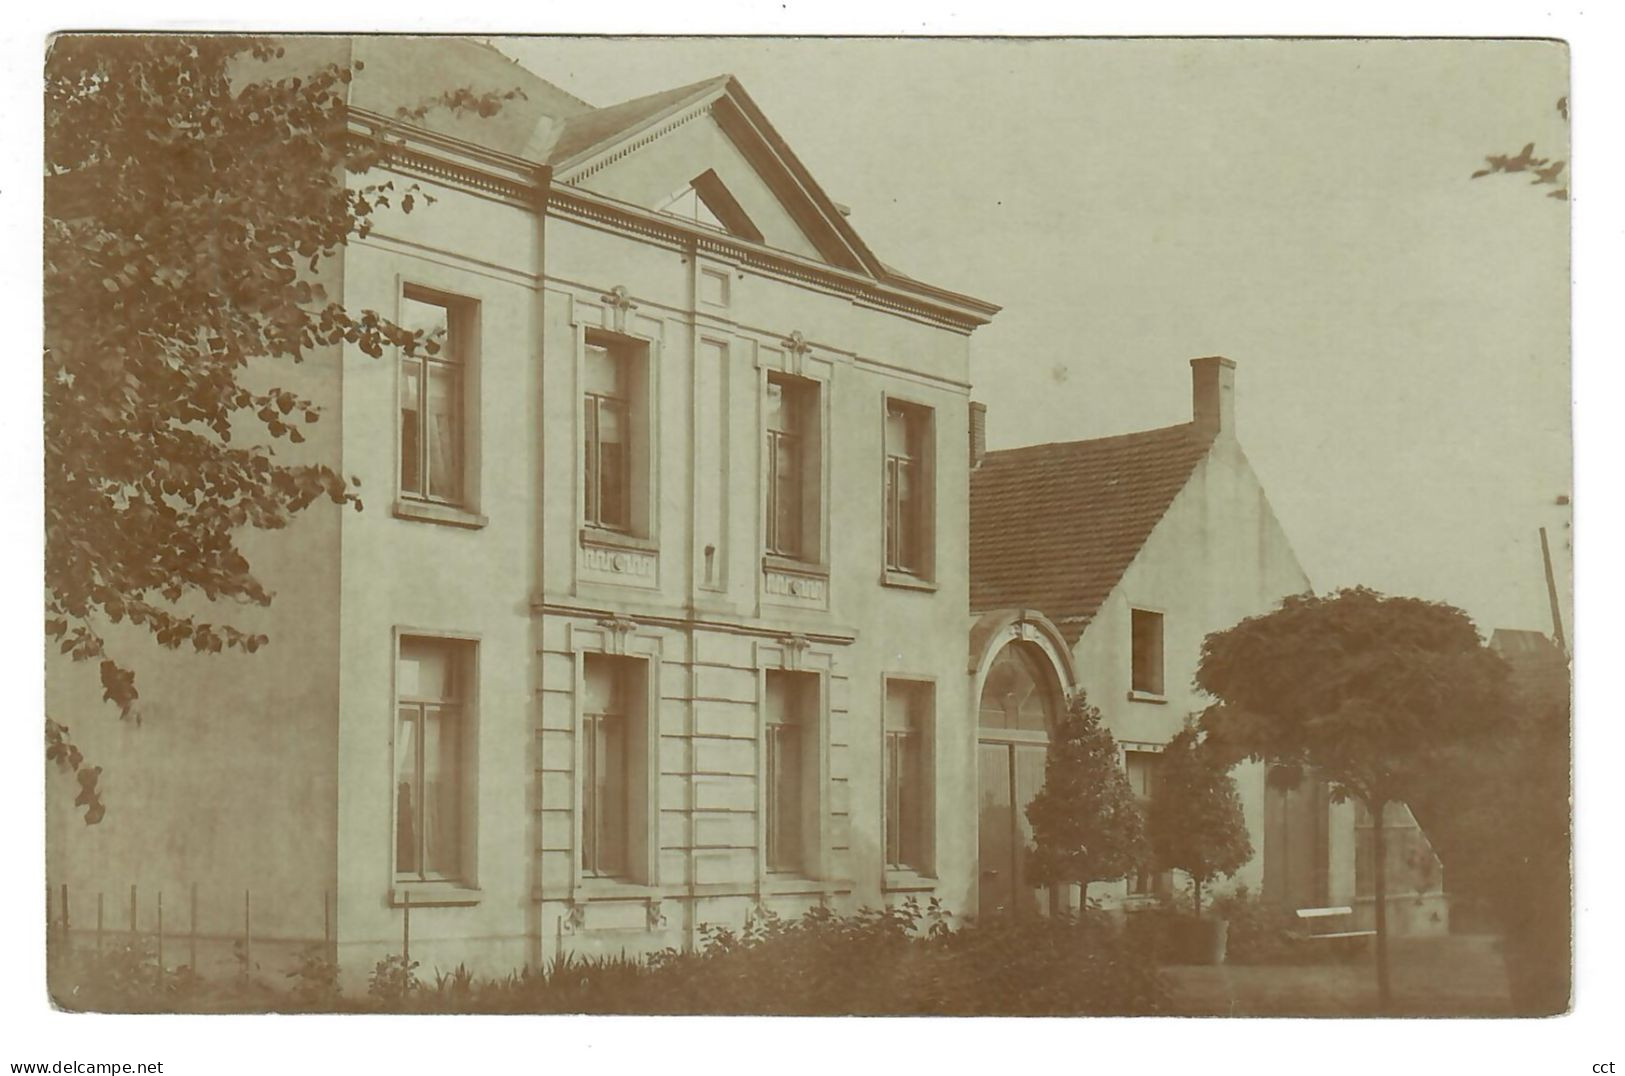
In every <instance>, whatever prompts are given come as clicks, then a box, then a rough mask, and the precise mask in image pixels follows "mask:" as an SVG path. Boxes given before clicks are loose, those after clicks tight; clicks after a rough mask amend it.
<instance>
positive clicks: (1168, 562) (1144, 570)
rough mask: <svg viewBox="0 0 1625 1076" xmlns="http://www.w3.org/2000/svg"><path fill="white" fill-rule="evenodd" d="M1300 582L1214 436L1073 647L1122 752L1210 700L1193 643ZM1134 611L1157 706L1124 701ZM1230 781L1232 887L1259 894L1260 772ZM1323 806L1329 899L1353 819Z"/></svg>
mask: <svg viewBox="0 0 1625 1076" xmlns="http://www.w3.org/2000/svg"><path fill="white" fill-rule="evenodd" d="M1309 587H1310V583H1309V578H1308V576H1307V575H1305V574H1304V571H1303V568H1302V567H1301V566H1300V565H1299V564H1298V560H1297V557H1296V556H1295V555H1294V553H1293V552H1292V547H1291V544H1290V543H1289V542H1288V541H1287V537H1286V533H1285V532H1284V531H1283V530H1282V528H1281V525H1280V523H1279V522H1278V521H1277V520H1276V518H1275V513H1274V512H1273V511H1272V510H1271V508H1270V505H1269V501H1268V499H1267V498H1266V496H1265V493H1264V489H1263V486H1262V485H1261V484H1260V483H1259V481H1258V477H1257V475H1256V474H1254V472H1253V470H1252V466H1251V465H1250V464H1249V463H1248V462H1247V457H1246V455H1245V454H1244V453H1243V452H1242V450H1241V446H1240V445H1239V444H1238V443H1237V442H1236V441H1235V440H1234V439H1233V438H1226V437H1220V438H1219V439H1218V440H1217V441H1216V442H1215V443H1214V446H1213V449H1212V451H1211V452H1209V454H1208V456H1207V458H1206V459H1204V460H1203V461H1202V462H1201V463H1199V464H1198V465H1197V467H1196V469H1195V471H1194V472H1193V473H1192V475H1191V478H1190V481H1189V482H1188V483H1187V484H1186V485H1185V488H1184V489H1182V490H1181V491H1180V492H1179V494H1178V495H1176V496H1175V498H1174V500H1173V503H1172V504H1171V505H1170V506H1169V508H1168V511H1167V512H1166V513H1165V514H1164V516H1163V518H1162V520H1161V521H1160V522H1159V523H1158V524H1157V526H1156V527H1155V528H1154V529H1153V530H1152V532H1151V536H1150V537H1149V538H1148V539H1147V540H1146V542H1145V545H1144V546H1143V547H1142V548H1141V550H1140V553H1139V555H1138V556H1137V557H1136V558H1135V559H1134V562H1133V563H1132V564H1131V565H1130V566H1129V568H1128V570H1127V571H1126V572H1124V574H1123V578H1122V579H1121V581H1119V583H1118V585H1117V587H1116V588H1115V589H1114V590H1113V591H1112V593H1111V594H1110V595H1109V596H1108V597H1107V599H1106V601H1105V603H1104V604H1103V605H1102V606H1101V608H1100V610H1099V611H1098V612H1097V613H1096V614H1095V618H1094V620H1093V621H1091V622H1090V624H1089V626H1088V627H1087V628H1086V629H1085V631H1084V633H1083V635H1082V636H1081V637H1080V638H1079V639H1078V641H1077V643H1076V644H1074V646H1073V658H1074V660H1075V662H1076V665H1077V671H1078V679H1079V682H1080V683H1081V684H1082V685H1083V687H1084V689H1085V690H1086V691H1087V692H1088V695H1089V701H1090V702H1092V703H1093V704H1094V705H1095V706H1096V707H1098V708H1099V709H1100V711H1101V713H1102V714H1103V715H1104V716H1105V720H1106V723H1107V725H1108V727H1109V728H1110V729H1111V731H1112V734H1113V735H1114V736H1115V737H1116V738H1117V740H1118V742H1119V743H1121V744H1123V745H1125V746H1126V747H1129V748H1133V747H1134V746H1135V745H1140V744H1144V745H1152V744H1157V745H1160V744H1165V743H1167V741H1168V740H1170V739H1172V738H1173V736H1174V735H1175V733H1177V732H1178V731H1179V729H1180V728H1181V726H1182V725H1183V723H1184V722H1185V720H1186V719H1187V717H1189V716H1190V715H1192V714H1194V713H1198V712H1199V711H1200V710H1201V709H1203V708H1204V707H1205V706H1206V705H1207V702H1208V699H1207V698H1206V696H1203V695H1201V694H1200V693H1198V692H1197V691H1196V689H1195V687H1194V686H1193V684H1192V680H1193V678H1194V676H1195V673H1196V666H1197V663H1198V661H1199V660H1200V657H1201V649H1202V640H1203V639H1204V638H1205V637H1206V636H1207V635H1208V634H1210V633H1212V632H1214V631H1220V630H1223V629H1225V628H1228V627H1230V626H1232V625H1234V624H1236V623H1237V622H1239V621H1241V620H1243V619H1245V618H1247V617H1249V616H1254V615H1256V614H1259V613H1264V612H1268V611H1269V610H1270V609H1271V608H1273V607H1274V606H1275V604H1276V603H1277V602H1279V601H1280V599H1282V598H1284V597H1286V596H1287V595H1290V594H1297V593H1301V592H1303V591H1305V590H1308V589H1309ZM1134 609H1148V610H1152V611H1156V612H1160V613H1162V614H1163V685H1164V691H1165V695H1164V696H1163V698H1164V700H1165V701H1161V702H1154V701H1137V700H1134V699H1132V698H1131V697H1130V695H1131V693H1130V685H1131V682H1132V680H1131V677H1132V664H1131V662H1132V642H1131V630H1130V619H1131V612H1132V610H1134ZM1236 779H1237V783H1238V785H1239V787H1240V792H1241V797H1242V807H1243V810H1244V812H1245V814H1246V818H1247V827H1248V831H1249V833H1250V835H1251V837H1252V841H1253V847H1254V851H1255V855H1254V857H1253V861H1252V862H1251V863H1249V864H1248V865H1247V866H1246V867H1244V868H1243V869H1242V870H1241V872H1239V873H1238V874H1237V875H1236V877H1235V879H1234V882H1235V883H1237V884H1243V885H1246V886H1247V888H1248V889H1249V891H1251V892H1253V893H1258V892H1259V891H1260V889H1261V887H1262V881H1263V856H1262V854H1261V853H1262V851H1263V846H1264V839H1263V833H1264V782H1263V766H1262V765H1259V764H1256V763H1243V764H1242V765H1241V766H1240V767H1238V769H1237V771H1236ZM1332 810H1333V824H1332V827H1331V833H1332V836H1331V848H1330V858H1331V863H1332V868H1331V871H1332V877H1331V880H1330V881H1331V893H1332V895H1333V899H1334V900H1336V899H1339V898H1338V897H1337V894H1339V893H1345V892H1346V893H1347V894H1348V895H1352V892H1353V831H1352V826H1353V819H1352V812H1351V810H1350V808H1348V807H1347V806H1346V805H1342V806H1336V807H1334V808H1333V809H1332ZM1343 815H1348V817H1347V818H1346V819H1345V818H1343V817H1342V816H1343ZM1345 842H1346V843H1345ZM1103 888H1105V889H1108V890H1109V889H1111V888H1112V887H1103ZM1119 888H1120V887H1119Z"/></svg>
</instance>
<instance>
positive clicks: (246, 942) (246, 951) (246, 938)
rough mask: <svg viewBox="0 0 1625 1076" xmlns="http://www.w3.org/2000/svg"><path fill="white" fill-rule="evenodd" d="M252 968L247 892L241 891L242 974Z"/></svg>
mask: <svg viewBox="0 0 1625 1076" xmlns="http://www.w3.org/2000/svg"><path fill="white" fill-rule="evenodd" d="M253 967H254V928H253V926H252V919H251V918H250V915H249V899H248V890H246V889H245V890H243V973H244V974H247V973H248V972H250V971H252V970H253Z"/></svg>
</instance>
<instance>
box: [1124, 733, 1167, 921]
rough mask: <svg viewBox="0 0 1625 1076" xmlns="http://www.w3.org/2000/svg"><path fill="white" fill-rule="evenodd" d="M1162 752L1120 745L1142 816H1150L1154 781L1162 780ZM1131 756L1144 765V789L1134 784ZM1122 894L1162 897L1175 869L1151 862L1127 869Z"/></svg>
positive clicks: (1138, 896)
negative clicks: (1161, 866) (1160, 774)
mask: <svg viewBox="0 0 1625 1076" xmlns="http://www.w3.org/2000/svg"><path fill="white" fill-rule="evenodd" d="M1162 757H1163V752H1162V751H1161V750H1153V749H1151V748H1150V747H1148V746H1134V747H1129V746H1124V747H1123V776H1124V777H1126V778H1128V780H1129V791H1131V792H1132V793H1133V794H1134V799H1135V801H1136V802H1137V803H1138V804H1139V807H1140V813H1141V816H1142V817H1147V818H1148V817H1150V814H1149V812H1150V810H1151V801H1152V800H1153V799H1155V798H1156V795H1157V783H1158V781H1160V780H1161V778H1160V776H1159V773H1160V771H1161V769H1162ZM1131 758H1134V759H1137V760H1140V761H1141V762H1142V764H1143V765H1144V766H1145V773H1146V784H1147V786H1148V788H1147V790H1146V791H1145V792H1144V793H1141V792H1140V791H1139V790H1138V789H1136V788H1135V787H1134V780H1133V776H1132V774H1133V770H1134V767H1131V766H1130V765H1129V760H1130V759H1131ZM1123 881H1124V896H1126V897H1131V898H1138V899H1150V898H1155V897H1163V896H1167V895H1168V894H1170V893H1172V892H1173V888H1174V873H1173V871H1171V870H1161V871H1159V870H1157V869H1155V868H1154V867H1153V866H1150V865H1144V866H1141V867H1140V868H1139V869H1137V870H1134V871H1130V872H1129V874H1128V876H1127V877H1126V878H1124V880H1123Z"/></svg>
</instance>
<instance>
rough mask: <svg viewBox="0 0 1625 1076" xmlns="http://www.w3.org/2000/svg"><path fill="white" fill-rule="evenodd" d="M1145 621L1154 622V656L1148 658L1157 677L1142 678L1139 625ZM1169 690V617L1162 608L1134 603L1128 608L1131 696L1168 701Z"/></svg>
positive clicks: (1134, 698) (1147, 699)
mask: <svg viewBox="0 0 1625 1076" xmlns="http://www.w3.org/2000/svg"><path fill="white" fill-rule="evenodd" d="M1142 618H1155V619H1154V620H1151V619H1146V620H1145V621H1144V622H1145V623H1149V624H1155V626H1156V632H1155V636H1154V639H1155V650H1156V652H1155V655H1154V660H1153V659H1152V658H1151V657H1148V658H1147V659H1146V661H1147V663H1148V664H1149V665H1152V666H1154V670H1152V669H1147V670H1146V671H1148V672H1149V671H1154V674H1155V678H1154V679H1148V680H1142V679H1141V672H1142V665H1141V638H1142V636H1141V631H1140V624H1141V623H1142ZM1167 689H1168V618H1167V616H1166V614H1165V613H1164V612H1163V611H1162V610H1161V609H1155V608H1152V607H1150V606H1145V605H1134V606H1131V607H1130V608H1129V691H1128V697H1129V699H1130V700H1131V701H1134V702H1165V701H1166V700H1167V697H1168V696H1167Z"/></svg>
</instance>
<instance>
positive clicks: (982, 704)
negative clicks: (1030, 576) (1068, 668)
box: [976, 624, 1063, 916]
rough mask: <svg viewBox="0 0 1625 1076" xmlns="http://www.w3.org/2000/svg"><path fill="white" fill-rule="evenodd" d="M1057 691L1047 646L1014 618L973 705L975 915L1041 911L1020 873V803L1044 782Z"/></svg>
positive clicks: (1023, 850) (1026, 834)
mask: <svg viewBox="0 0 1625 1076" xmlns="http://www.w3.org/2000/svg"><path fill="white" fill-rule="evenodd" d="M1062 697H1063V688H1062V684H1061V682H1060V680H1059V678H1058V676H1057V670H1056V667H1055V663H1054V661H1053V660H1052V657H1051V655H1050V653H1048V652H1046V649H1045V648H1043V647H1041V646H1039V645H1038V644H1037V643H1036V642H1033V641H1028V640H1027V639H1024V638H1022V637H1021V632H1020V630H1019V624H1018V626H1017V630H1016V631H1015V632H1013V633H1012V637H1011V638H1010V641H1009V642H1006V643H1005V644H1004V645H1003V646H1002V647H1000V649H999V650H998V651H997V653H996V654H995V655H994V656H993V659H992V661H991V663H990V664H989V665H988V666H987V673H986V675H985V676H984V677H983V680H982V690H981V695H980V700H979V703H978V707H977V734H976V736H977V747H976V751H977V770H978V782H979V786H980V787H979V794H978V798H977V804H978V806H977V850H978V858H979V860H980V864H979V869H980V873H979V878H978V883H977V907H978V913H979V914H980V915H983V916H990V915H1000V914H1023V913H1028V912H1035V911H1039V910H1041V905H1042V902H1041V901H1040V899H1039V896H1038V894H1037V893H1036V891H1035V890H1034V889H1033V888H1032V886H1030V885H1029V884H1028V882H1027V879H1026V858H1027V847H1028V845H1029V844H1031V842H1032V827H1031V826H1030V825H1029V824H1028V822H1027V804H1028V803H1030V802H1031V801H1032V798H1033V797H1034V796H1035V795H1037V793H1038V790H1039V789H1040V788H1042V787H1043V784H1044V756H1045V753H1046V752H1047V750H1048V746H1049V733H1050V728H1051V727H1052V726H1053V724H1054V723H1055V720H1056V717H1057V716H1058V715H1059V713H1060V707H1061V700H1062Z"/></svg>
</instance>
